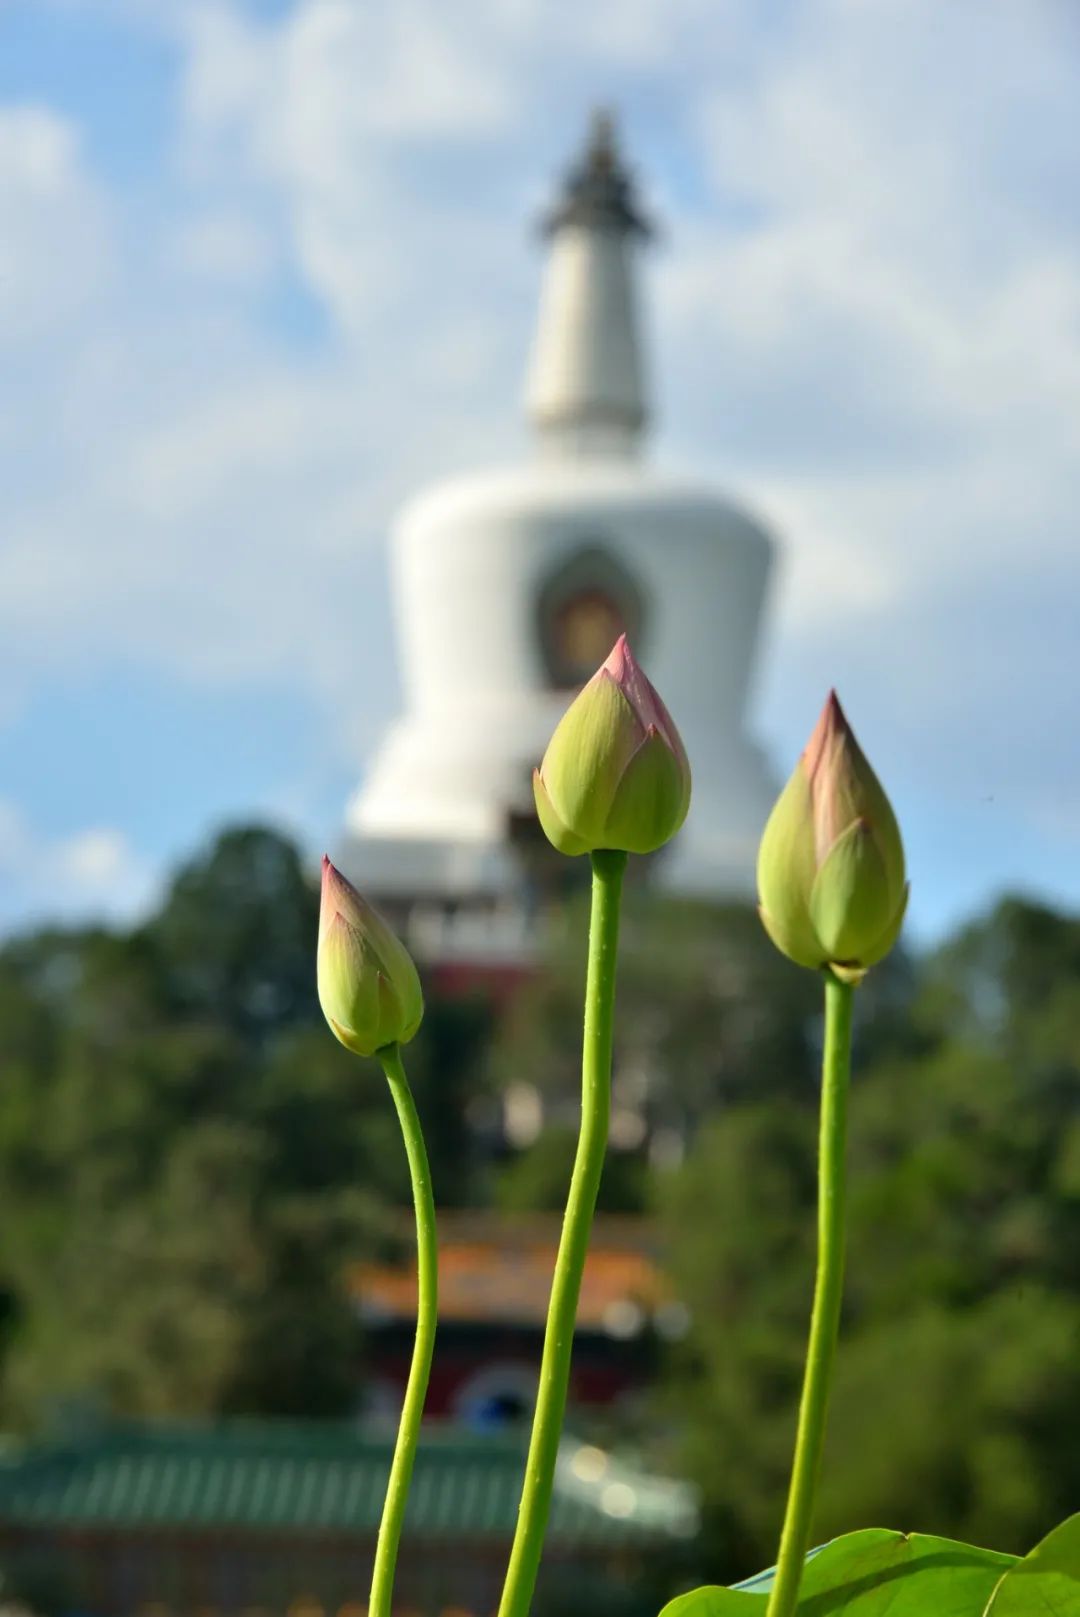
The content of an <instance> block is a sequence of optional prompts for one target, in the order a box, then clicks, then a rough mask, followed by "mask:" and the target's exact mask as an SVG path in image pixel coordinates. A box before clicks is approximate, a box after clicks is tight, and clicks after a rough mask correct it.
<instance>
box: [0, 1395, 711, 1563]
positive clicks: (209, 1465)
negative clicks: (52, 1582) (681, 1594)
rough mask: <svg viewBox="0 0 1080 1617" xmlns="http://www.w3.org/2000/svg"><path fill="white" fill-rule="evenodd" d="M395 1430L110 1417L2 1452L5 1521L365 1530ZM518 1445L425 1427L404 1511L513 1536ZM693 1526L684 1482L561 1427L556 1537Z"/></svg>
mask: <svg viewBox="0 0 1080 1617" xmlns="http://www.w3.org/2000/svg"><path fill="white" fill-rule="evenodd" d="M392 1441H393V1434H392V1433H386V1434H385V1435H384V1434H382V1433H378V1434H373V1433H371V1432H362V1431H358V1430H357V1428H355V1427H353V1426H347V1425H344V1424H342V1425H336V1424H328V1423H314V1422H312V1423H301V1422H284V1421H282V1422H277V1421H250V1422H249V1421H228V1422H223V1423H220V1424H216V1425H199V1426H195V1425H180V1424H145V1425H124V1426H108V1427H105V1428H104V1429H102V1430H98V1431H94V1432H88V1433H86V1434H85V1435H82V1436H79V1437H69V1438H66V1439H63V1440H58V1441H55V1442H48V1443H46V1442H42V1443H37V1444H33V1445H30V1446H27V1447H25V1448H22V1449H20V1450H14V1451H9V1452H8V1453H7V1454H6V1455H5V1456H4V1457H3V1458H2V1459H0V1530H2V1529H5V1528H16V1527H18V1528H46V1527H50V1528H83V1529H86V1528H92V1529H99V1530H100V1529H111V1530H116V1531H124V1530H127V1531H137V1530H158V1531H174V1532H175V1531H188V1532H199V1531H215V1530H220V1529H230V1530H236V1529H238V1528H239V1529H250V1530H260V1529H272V1530H275V1531H278V1532H280V1531H283V1530H285V1531H289V1530H292V1531H296V1532H319V1533H373V1532H374V1531H375V1530H376V1528H377V1526H378V1522H379V1516H380V1514H381V1510H382V1501H383V1492H384V1489H385V1486H386V1478H387V1473H388V1471H389V1467H390V1454H391V1448H392ZM524 1457H525V1439H524V1434H518V1433H512V1434H503V1433H500V1434H497V1435H487V1434H475V1433H471V1432H465V1431H462V1430H461V1429H460V1428H457V1427H450V1428H434V1429H429V1430H427V1431H425V1433H424V1436H423V1438H422V1441H421V1446H420V1450H419V1453H418V1455H417V1460H416V1469H415V1473H414V1477H413V1486H412V1491H411V1493H410V1497H409V1513H408V1518H407V1523H408V1525H409V1526H410V1527H411V1528H412V1529H413V1530H415V1531H417V1532H420V1533H424V1534H427V1535H428V1536H429V1537H432V1538H452V1537H457V1536H468V1537H485V1536H490V1537H497V1538H505V1537H508V1536H509V1535H510V1534H511V1533H512V1531H513V1526H514V1521H515V1518H516V1514H517V1502H518V1492H519V1489H520V1486H521V1474H522V1469H523V1465H524ZM696 1528H697V1511H696V1504H695V1499H694V1495H693V1493H692V1491H691V1490H690V1489H688V1488H687V1487H685V1486H684V1485H682V1484H680V1483H676V1482H671V1481H668V1480H666V1479H663V1478H657V1477H653V1476H649V1475H647V1474H646V1473H643V1472H640V1471H637V1470H635V1469H633V1468H630V1467H627V1466H625V1465H622V1464H619V1463H618V1462H617V1461H616V1460H614V1459H612V1457H611V1456H609V1455H607V1454H605V1453H604V1452H603V1451H601V1450H599V1449H597V1448H594V1447H592V1446H589V1445H583V1444H580V1443H577V1442H575V1441H574V1440H573V1439H567V1440H565V1441H564V1444H563V1448H562V1452H561V1454H560V1460H559V1468H558V1475H557V1478H556V1487H555V1497H554V1500H553V1506H552V1516H551V1538H552V1541H553V1543H556V1544H558V1543H562V1544H563V1545H566V1546H570V1545H574V1544H581V1543H595V1544H598V1545H600V1544H610V1543H617V1542H620V1541H622V1540H625V1539H633V1540H635V1541H640V1540H642V1539H646V1538H647V1539H656V1538H669V1537H686V1536H688V1535H692V1534H693V1533H694V1532H695V1531H696Z"/></svg>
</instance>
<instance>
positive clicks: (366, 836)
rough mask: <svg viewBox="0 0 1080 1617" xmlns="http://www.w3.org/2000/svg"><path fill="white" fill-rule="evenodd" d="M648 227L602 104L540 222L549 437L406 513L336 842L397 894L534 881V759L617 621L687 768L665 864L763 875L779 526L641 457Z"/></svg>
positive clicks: (734, 885) (379, 885) (720, 881)
mask: <svg viewBox="0 0 1080 1617" xmlns="http://www.w3.org/2000/svg"><path fill="white" fill-rule="evenodd" d="M649 234H650V231H649V227H648V225H647V223H646V221H645V219H644V218H643V216H642V214H641V212H640V210H639V207H638V204H637V201H636V199H635V196H634V193H633V190H632V186H631V183H630V179H629V177H628V175H627V173H626V171H625V169H624V167H623V165H622V163H621V161H620V158H619V154H618V152H617V151H616V147H615V143H614V138H613V131H612V126H611V122H610V120H609V119H608V118H606V117H605V116H603V115H598V116H597V117H596V118H595V119H594V123H593V128H592V131H591V136H590V140H589V144H588V148H587V150H586V152H585V155H584V157H583V158H582V160H581V162H580V163H579V164H578V165H577V166H576V167H575V168H574V169H573V170H572V171H571V173H570V174H569V176H568V179H567V181H566V184H565V187H564V189H563V193H562V196H561V198H560V200H559V202H558V205H557V206H556V208H555V209H554V211H553V212H552V214H551V216H550V218H549V219H548V221H547V236H548V239H549V241H550V254H549V258H548V262H547V266H546V270H545V276H544V284H543V289H542V295H541V301H540V317H539V322H538V325H537V331H536V339H535V345H534V350H533V355H532V362H531V368H530V374H529V379H528V389H527V408H528V415H529V421H530V424H531V427H532V432H533V439H534V444H533V453H532V455H531V457H530V458H529V459H528V460H526V461H525V463H524V464H522V465H520V466H516V467H512V468H510V469H507V470H502V471H490V472H484V473H480V474H478V475H474V476H468V477H463V478H461V479H458V480H454V481H452V482H449V483H444V484H441V485H439V486H437V487H435V488H432V489H429V490H427V491H426V492H424V493H422V494H421V495H420V496H418V497H417V498H416V499H415V500H414V501H412V502H411V503H410V504H409V505H408V506H407V507H406V509H405V510H404V511H403V512H402V514H401V517H400V520H399V521H398V523H397V525H396V527H395V530H394V535H393V543H392V579H393V594H394V604H395V609H396V614H397V633H398V643H399V647H400V657H401V671H402V676H403V685H404V697H405V711H404V712H403V713H402V714H401V716H400V717H399V718H398V719H397V720H396V721H395V722H394V724H393V725H392V726H391V728H390V730H389V733H388V734H387V735H386V737H385V739H384V741H383V743H382V745H381V747H380V748H379V750H378V752H377V753H376V755H375V757H374V759H373V760H372V763H371V767H370V770H369V772H368V774H367V776H366V778H365V780H364V782H363V784H362V786H361V787H360V789H359V790H358V791H357V792H356V793H355V795H354V796H353V798H352V800H351V801H350V803H349V806H348V813H347V840H346V847H345V849H344V850H343V855H342V857H343V859H344V860H345V863H346V868H347V869H349V870H350V871H351V872H352V873H353V874H354V879H357V880H358V881H362V882H363V883H364V884H365V886H366V887H367V888H368V889H369V890H372V891H374V892H376V893H377V894H381V895H382V896H383V897H384V899H387V898H389V899H399V900H406V899H408V900H411V901H417V902H420V903H421V904H422V903H423V902H424V901H425V899H426V900H429V901H433V902H443V903H449V904H450V905H453V904H455V902H459V901H469V900H472V901H481V902H482V901H484V900H485V899H486V900H487V901H488V902H494V903H496V904H499V903H500V902H505V901H506V900H508V899H510V898H511V897H512V895H513V894H514V893H515V891H520V888H521V884H522V881H523V875H522V864H521V860H520V858H519V856H518V851H517V849H518V845H519V837H520V834H521V832H522V828H523V827H524V826H526V825H527V824H528V822H529V820H530V818H531V816H532V790H531V773H532V769H533V767H534V765H535V764H536V763H537V762H538V761H539V759H540V757H541V756H542V754H543V751H544V747H545V745H546V742H547V739H548V737H549V735H550V733H551V730H552V728H553V726H554V724H555V723H556V721H557V719H558V718H559V716H560V714H561V713H562V712H563V711H564V709H565V708H566V705H567V702H568V700H569V699H570V696H571V695H572V693H573V692H574V690H576V689H577V688H578V687H579V686H580V684H581V683H582V682H583V681H584V679H586V678H587V677H588V676H589V675H590V674H591V673H592V672H593V671H594V670H595V668H596V667H597V666H598V665H599V663H600V662H602V661H603V659H604V657H605V656H606V655H607V653H608V651H609V650H610V649H611V646H612V644H613V643H614V641H615V639H616V637H617V635H618V634H619V632H620V631H622V630H624V629H625V630H626V632H627V634H628V636H629V639H630V643H631V645H632V646H633V648H634V651H635V654H636V655H637V657H638V659H639V661H640V662H641V663H642V664H643V666H644V667H645V669H646V670H647V672H648V674H649V676H650V678H651V679H652V680H653V683H654V684H655V685H656V686H657V687H658V689H659V690H660V691H661V692H662V694H663V696H664V699H665V701H666V703H667V705H668V707H669V709H670V710H671V712H672V714H673V715H674V717H675V719H676V722H677V723H678V725H679V728H680V730H681V732H682V735H683V738H684V740H685V742H686V746H687V749H688V751H689V754H690V758H691V761H692V765H693V772H694V793H693V804H692V807H691V811H690V815H689V818H688V820H687V822H686V825H685V827H684V829H683V831H682V832H681V833H680V835H679V837H678V839H677V840H676V842H675V843H674V844H673V845H672V846H671V847H670V848H669V849H668V850H666V852H665V853H664V854H663V855H661V856H659V857H658V858H657V860H656V861H655V864H654V867H653V868H654V871H655V875H656V878H657V879H658V880H659V881H661V882H662V883H664V884H665V885H667V886H670V887H671V888H673V889H676V890H679V891H684V892H692V893H696V894H709V895H725V896H730V895H736V894H738V895H742V894H748V893H749V892H750V890H751V888H752V880H753V859H754V851H755V848H756V845H757V840H758V837H759V835H760V832H761V827H762V825H763V823H764V819H765V816H766V814H767V813H768V809H769V807H770V804H771V802H772V799H773V793H774V783H773V781H772V779H771V777H770V775H769V772H768V769H767V767H766V765H765V762H764V760H763V758H762V755H761V753H760V751H759V749H758V748H757V746H756V745H755V744H754V743H753V742H752V741H751V740H750V739H749V738H748V736H747V734H746V732H745V729H744V711H745V707H746V702H747V695H748V686H749V682H750V678H751V674H752V670H753V664H754V653H755V646H756V642H757V638H758V627H759V621H760V618H761V612H762V605H763V599H764V595H765V590H766V584H767V580H768V576H769V571H770V564H771V559H772V544H771V541H770V539H769V538H768V536H767V535H766V533H765V532H764V531H763V529H762V528H761V527H760V526H759V525H758V523H757V522H755V521H754V519H753V518H752V517H750V516H749V515H747V514H746V512H745V511H743V510H741V509H740V508H739V507H738V506H737V505H735V504H733V503H732V502H731V501H730V500H728V499H726V498H725V497H724V496H723V495H722V494H721V493H719V492H718V491H716V490H715V489H713V488H711V487H709V486H708V485H707V484H705V483H702V482H697V481H688V480H686V479H685V478H682V477H674V476H669V475H665V474H664V473H663V472H661V471H658V470H656V469H654V468H653V467H652V466H651V465H650V464H649V463H648V461H647V460H646V458H645V454H644V451H645V440H646V433H647V427H648V422H649V413H650V412H649V405H648V396H647V390H646V385H645V377H644V370H643V365H642V356H641V344H640V330H639V321H638V309H637V299H636V292H635V280H634V256H635V253H636V251H637V249H638V247H639V246H640V245H641V244H642V243H644V242H645V241H646V240H647V238H648V236H649Z"/></svg>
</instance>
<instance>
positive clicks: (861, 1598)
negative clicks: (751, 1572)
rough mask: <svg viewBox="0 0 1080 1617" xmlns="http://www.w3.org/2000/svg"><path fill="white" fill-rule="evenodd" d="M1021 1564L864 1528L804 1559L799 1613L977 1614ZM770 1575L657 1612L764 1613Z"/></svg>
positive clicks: (826, 1616) (993, 1553)
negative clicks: (1012, 1570)
mask: <svg viewBox="0 0 1080 1617" xmlns="http://www.w3.org/2000/svg"><path fill="white" fill-rule="evenodd" d="M1020 1564H1021V1563H1020V1562H1019V1558H1018V1557H1017V1556H1015V1555H1005V1554H1002V1553H1000V1552H999V1551H997V1550H981V1549H976V1548H975V1547H974V1546H972V1545H970V1544H960V1543H957V1542H956V1541H955V1540H954V1539H949V1538H935V1537H933V1536H931V1535H930V1534H927V1533H894V1532H890V1531H888V1530H887V1529H886V1528H882V1527H868V1528H864V1529H863V1530H862V1531H861V1532H858V1533H847V1534H845V1536H844V1537H843V1538H835V1539H833V1540H832V1542H831V1543H829V1544H826V1545H824V1546H823V1547H822V1548H821V1549H820V1550H815V1551H814V1552H813V1553H812V1554H811V1555H810V1556H808V1558H807V1562H806V1568H805V1571H804V1573H803V1583H802V1589H801V1590H800V1593H799V1605H798V1612H799V1617H834V1614H835V1617H839V1614H840V1613H843V1617H983V1614H984V1613H985V1612H986V1610H987V1602H988V1601H989V1600H991V1599H992V1597H993V1595H994V1591H995V1589H997V1588H999V1587H1002V1588H1004V1587H1005V1586H1006V1585H1007V1582H1008V1579H1007V1577H1006V1578H1003V1576H1002V1575H1003V1573H1004V1574H1007V1573H1008V1572H1009V1571H1010V1569H1011V1568H1013V1567H1018V1566H1019V1565H1020ZM772 1580H773V1573H772V1572H766V1573H762V1574H761V1575H760V1576H759V1577H757V1578H751V1579H750V1580H749V1582H748V1583H744V1584H740V1585H739V1586H738V1587H737V1588H735V1589H720V1588H705V1589H695V1590H694V1591H693V1592H692V1593H691V1594H687V1595H680V1596H679V1597H678V1599H676V1600H672V1601H670V1602H669V1604H668V1605H666V1606H665V1607H664V1610H663V1613H662V1614H661V1617H764V1613H765V1611H766V1610H767V1608H768V1604H769V1590H770V1589H771V1587H772ZM1029 1609H1030V1610H1031V1612H1032V1613H1034V1611H1035V1608H1034V1607H1031V1608H1028V1607H1026V1606H1025V1607H1022V1608H1021V1607H1017V1608H1015V1609H1013V1608H1010V1610H1009V1614H1008V1617H1015V1613H1018V1612H1019V1611H1021V1610H1023V1612H1024V1613H1025V1617H1026V1613H1027V1612H1028V1610H1029ZM1043 1612H1044V1617H1046V1608H1043ZM994 1617H999V1613H998V1612H997V1611H995V1612H994ZM1069 1617H1073V1613H1072V1609H1071V1608H1070V1610H1069Z"/></svg>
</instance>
